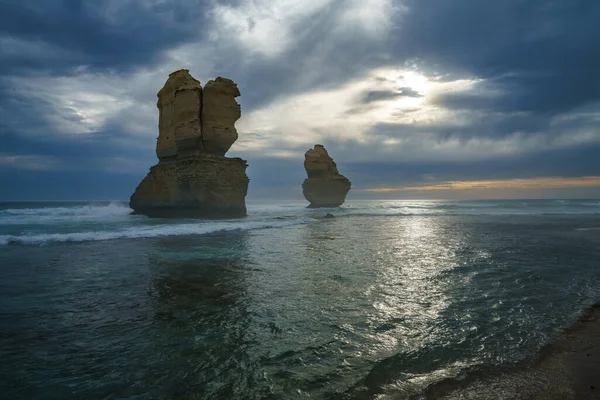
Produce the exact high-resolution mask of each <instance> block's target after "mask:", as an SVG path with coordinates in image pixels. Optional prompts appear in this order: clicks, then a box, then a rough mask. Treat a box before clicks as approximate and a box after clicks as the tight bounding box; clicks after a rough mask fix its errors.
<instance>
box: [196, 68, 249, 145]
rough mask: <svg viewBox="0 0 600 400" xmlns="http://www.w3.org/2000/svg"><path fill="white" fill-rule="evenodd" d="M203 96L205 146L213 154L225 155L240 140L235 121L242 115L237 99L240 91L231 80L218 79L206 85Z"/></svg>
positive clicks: (203, 136)
mask: <svg viewBox="0 0 600 400" xmlns="http://www.w3.org/2000/svg"><path fill="white" fill-rule="evenodd" d="M203 95H204V96H203V101H202V129H203V131H202V138H203V141H204V143H203V145H204V147H205V148H206V149H207V150H208V151H209V152H210V153H212V154H219V155H225V153H227V150H229V148H230V147H231V145H232V144H233V143H234V142H235V141H236V140H237V138H238V134H237V131H236V130H235V121H237V120H238V119H240V117H241V115H242V113H241V111H240V105H239V104H238V103H237V101H235V98H236V97H238V96H239V95H240V90H239V89H238V87H237V85H236V84H235V83H234V82H233V81H232V80H231V79H227V78H221V77H218V78H217V79H215V80H214V81H208V82H207V83H206V85H204V92H203Z"/></svg>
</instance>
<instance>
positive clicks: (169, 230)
mask: <svg viewBox="0 0 600 400" xmlns="http://www.w3.org/2000/svg"><path fill="white" fill-rule="evenodd" d="M311 221H315V220H314V219H312V218H294V219H287V220H271V221H235V222H198V223H187V224H164V225H155V226H139V227H130V228H124V229H120V230H113V231H107V230H99V231H85V232H72V233H47V234H36V235H18V236H17V235H0V245H7V244H23V245H35V244H45V243H55V242H84V241H97V240H114V239H134V238H152V237H161V236H185V235H206V234H210V233H215V232H227V231H245V230H253V229H268V228H284V227H287V226H292V225H300V224H305V223H309V222H311Z"/></svg>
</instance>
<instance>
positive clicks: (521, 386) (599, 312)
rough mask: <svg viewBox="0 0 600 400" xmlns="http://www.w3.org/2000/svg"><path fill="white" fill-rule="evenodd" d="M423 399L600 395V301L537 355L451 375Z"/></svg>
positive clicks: (549, 398) (546, 399)
mask: <svg viewBox="0 0 600 400" xmlns="http://www.w3.org/2000/svg"><path fill="white" fill-rule="evenodd" d="M419 398H420V399H428V400H429V399H481V400H483V399H535V400H538V399H539V400H542V399H543V400H555V399H556V400H558V399H560V400H568V399H577V400H579V399H583V400H587V399H599V400H600V303H597V304H596V305H594V306H592V307H590V308H589V309H587V310H586V311H585V312H584V313H583V315H582V316H581V317H580V318H579V319H578V320H577V321H576V322H575V323H574V324H573V325H572V326H571V327H569V328H567V329H563V331H562V332H561V334H560V336H559V337H558V338H557V339H556V340H555V341H554V342H552V343H550V344H549V345H547V346H545V347H544V348H543V349H542V350H541V351H540V352H539V353H538V355H537V356H535V357H534V358H533V359H529V360H525V361H522V362H520V363H518V364H517V365H516V366H513V367H512V368H510V369H508V368H507V369H505V370H502V371H497V370H496V371H487V372H486V371H483V372H482V371H480V372H478V373H473V374H468V375H467V378H466V379H464V380H462V381H459V380H456V379H447V380H445V381H443V382H441V383H439V384H436V385H434V386H433V387H430V388H428V390H427V391H426V392H425V394H424V395H423V396H421V397H419Z"/></svg>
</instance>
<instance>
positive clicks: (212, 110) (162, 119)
mask: <svg viewBox="0 0 600 400" xmlns="http://www.w3.org/2000/svg"><path fill="white" fill-rule="evenodd" d="M239 95H240V91H239V89H238V87H237V85H236V84H235V83H234V82H233V81H232V80H230V79H226V78H221V77H218V78H216V79H215V80H214V81H213V80H211V81H208V82H207V83H206V85H204V88H202V86H201V85H200V82H199V81H198V80H196V79H194V77H192V76H191V75H190V73H189V71H188V70H186V69H181V70H179V71H175V72H173V73H172V74H170V75H169V79H168V80H167V82H166V83H165V85H164V86H163V88H162V89H161V90H160V91H159V92H158V104H157V107H158V110H159V119H158V121H159V122H158V139H157V143H156V155H157V156H158V160H159V161H158V164H157V165H155V166H153V167H152V168H150V172H149V173H148V175H147V176H146V177H145V178H144V179H143V180H142V182H141V183H140V184H139V186H138V187H137V189H136V190H135V192H134V193H133V195H132V196H131V199H130V201H129V206H130V207H131V208H132V209H133V210H134V212H135V213H136V214H144V215H148V216H150V217H186V218H187V217H196V218H235V217H242V216H245V215H246V201H245V198H246V193H247V191H248V182H249V179H248V177H247V176H246V168H247V166H248V165H247V163H246V161H245V160H242V159H241V158H226V157H225V153H227V150H229V148H230V147H231V145H232V144H233V143H234V142H235V141H236V140H237V138H238V134H237V131H236V129H235V121H237V120H238V119H239V118H240V116H241V112H240V106H239V104H238V103H237V101H236V100H235V98H236V97H238V96H239Z"/></svg>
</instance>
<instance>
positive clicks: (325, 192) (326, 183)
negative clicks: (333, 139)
mask: <svg viewBox="0 0 600 400" xmlns="http://www.w3.org/2000/svg"><path fill="white" fill-rule="evenodd" d="M304 169H306V173H307V175H308V178H307V179H305V180H304V183H303V184H302V192H303V193H304V197H305V198H306V200H308V201H309V202H310V205H309V207H311V208H318V207H339V206H340V205H342V204H343V203H344V201H345V200H346V195H347V194H348V192H349V191H350V187H351V183H350V180H348V178H346V177H345V176H344V175H341V174H340V173H339V172H338V169H337V165H336V164H335V162H334V161H333V159H332V158H331V157H330V156H329V153H327V150H326V149H325V147H323V146H322V145H320V144H317V145H315V147H314V149H310V150H308V151H307V152H306V154H305V155H304Z"/></svg>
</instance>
